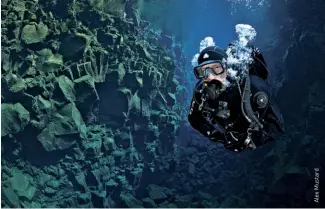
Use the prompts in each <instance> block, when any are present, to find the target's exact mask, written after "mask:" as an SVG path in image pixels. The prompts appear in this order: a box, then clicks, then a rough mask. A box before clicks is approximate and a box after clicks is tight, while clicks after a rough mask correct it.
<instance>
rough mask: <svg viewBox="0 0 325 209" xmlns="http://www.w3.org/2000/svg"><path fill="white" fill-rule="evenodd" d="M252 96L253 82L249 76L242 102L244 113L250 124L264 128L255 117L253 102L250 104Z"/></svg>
mask: <svg viewBox="0 0 325 209" xmlns="http://www.w3.org/2000/svg"><path fill="white" fill-rule="evenodd" d="M250 94H251V82H250V79H249V75H247V76H246V81H245V86H244V89H243V96H242V102H241V108H242V113H243V115H244V117H245V118H246V120H247V121H248V122H249V123H250V124H252V123H255V124H257V125H258V126H259V127H260V128H263V124H261V123H260V121H259V120H258V118H257V117H256V116H255V114H254V111H253V109H252V106H251V102H250Z"/></svg>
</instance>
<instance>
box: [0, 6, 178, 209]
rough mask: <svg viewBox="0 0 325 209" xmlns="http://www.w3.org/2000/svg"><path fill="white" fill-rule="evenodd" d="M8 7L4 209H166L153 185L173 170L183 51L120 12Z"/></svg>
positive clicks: (4, 57)
mask: <svg viewBox="0 0 325 209" xmlns="http://www.w3.org/2000/svg"><path fill="white" fill-rule="evenodd" d="M1 4H2V21H1V24H2V49H1V50H2V66H1V67H2V69H1V70H2V75H1V79H2V92H1V95H2V105H1V112H2V118H1V119H2V126H1V131H2V132H1V133H2V136H1V137H2V138H1V140H2V147H1V149H2V161H1V164H2V171H1V172H2V197H1V199H2V206H3V207H114V206H125V207H135V206H138V207H140V206H145V205H155V204H156V203H155V202H154V200H156V199H159V200H161V199H162V200H164V199H165V197H169V196H170V195H171V192H170V191H168V190H166V189H164V188H162V187H159V186H157V185H155V184H153V183H155V179H154V177H156V179H159V178H158V177H159V175H161V174H160V172H161V171H162V170H164V169H169V164H170V162H173V161H174V160H173V159H174V150H175V146H174V143H175V139H176V136H177V134H178V132H179V124H180V121H181V120H182V111H183V110H182V107H181V106H180V105H179V102H181V101H182V98H183V97H184V87H183V86H182V85H181V83H180V82H179V81H178V79H177V76H175V71H176V69H179V68H180V67H181V66H180V65H181V64H182V62H178V61H180V60H181V56H180V55H179V54H178V55H176V54H175V52H178V51H180V48H177V46H176V45H175V44H174V43H173V40H172V39H170V40H171V42H170V43H169V42H166V41H164V37H163V36H161V35H160V34H157V33H156V32H155V31H153V30H151V29H149V28H146V26H147V23H146V22H145V21H142V20H141V19H140V18H139V16H137V15H134V16H131V17H125V13H124V8H125V6H126V5H125V3H124V1H122V0H121V1H119V0H117V1H115V0H114V1H95V0H89V1H88V0H83V1H70V0H56V1H45V0H39V1H31V0H26V1H2V2H1ZM162 44H165V47H163V46H161V45H162ZM178 47H180V46H178ZM167 48H168V49H169V50H167ZM177 56H178V57H177ZM176 62H177V63H176ZM175 63H176V64H175ZM142 176H144V177H143V178H142ZM148 184H150V185H148ZM147 186H148V187H147ZM138 188H144V190H145V191H146V193H145V194H147V198H145V199H143V200H142V201H140V200H137V199H136V198H135V196H136V190H137V189H138ZM164 195H165V196H164ZM166 195H167V196H166ZM144 196H146V195H144Z"/></svg>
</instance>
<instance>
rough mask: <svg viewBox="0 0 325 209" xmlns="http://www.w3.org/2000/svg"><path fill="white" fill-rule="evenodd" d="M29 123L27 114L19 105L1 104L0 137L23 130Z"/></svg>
mask: <svg viewBox="0 0 325 209" xmlns="http://www.w3.org/2000/svg"><path fill="white" fill-rule="evenodd" d="M29 121H30V115H29V112H28V111H27V110H26V109H25V108H24V107H23V106H22V105H21V104H20V103H16V104H1V136H6V135H8V134H12V133H18V132H20V131H22V130H24V128H25V127H26V126H27V125H28V123H29Z"/></svg>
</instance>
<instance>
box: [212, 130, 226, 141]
mask: <svg viewBox="0 0 325 209" xmlns="http://www.w3.org/2000/svg"><path fill="white" fill-rule="evenodd" d="M209 139H210V140H211V141H213V142H220V143H224V141H225V137H224V135H223V134H222V133H220V132H219V131H218V130H213V131H212V132H211V134H210V135H209Z"/></svg>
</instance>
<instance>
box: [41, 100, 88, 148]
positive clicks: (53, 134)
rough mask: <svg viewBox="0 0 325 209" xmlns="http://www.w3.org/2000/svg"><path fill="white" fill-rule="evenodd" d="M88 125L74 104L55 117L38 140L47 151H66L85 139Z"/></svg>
mask: <svg viewBox="0 0 325 209" xmlns="http://www.w3.org/2000/svg"><path fill="white" fill-rule="evenodd" d="M86 133H87V129H86V125H85V123H84V121H83V119H82V117H81V115H80V112H79V110H78V109H77V107H76V106H75V104H74V103H69V104H67V105H66V106H64V107H63V108H62V109H60V110H59V111H58V113H56V114H55V115H54V118H53V121H52V122H50V123H49V124H48V125H47V126H46V128H45V129H44V130H42V132H41V133H40V134H39V135H38V137H37V139H38V140H39V141H40V142H41V143H42V145H43V147H44V149H45V150H46V151H54V150H64V149H67V148H69V147H70V146H71V145H73V144H74V143H75V142H76V140H78V139H80V138H85V137H86Z"/></svg>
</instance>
